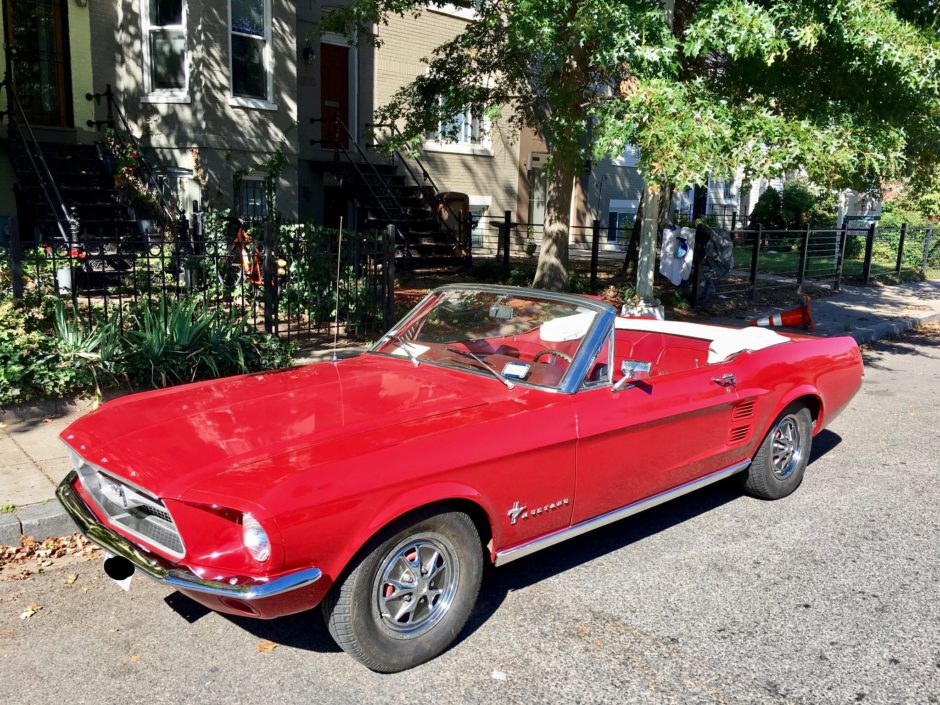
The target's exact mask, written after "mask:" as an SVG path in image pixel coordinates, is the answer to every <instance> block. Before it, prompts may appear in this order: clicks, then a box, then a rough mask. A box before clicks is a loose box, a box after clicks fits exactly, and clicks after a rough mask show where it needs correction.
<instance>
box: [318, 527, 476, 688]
mask: <svg viewBox="0 0 940 705" xmlns="http://www.w3.org/2000/svg"><path fill="white" fill-rule="evenodd" d="M393 532H394V533H393V535H390V536H389V537H388V538H386V539H385V540H384V541H382V543H380V544H379V545H378V546H376V547H375V548H374V549H373V550H372V551H371V552H369V553H368V554H367V555H365V556H364V557H363V558H362V559H361V560H359V562H358V563H357V564H356V565H355V566H354V567H353V569H352V571H351V572H350V573H349V574H348V575H347V576H346V577H345V578H343V579H342V580H340V581H339V582H338V583H337V584H336V585H335V586H334V587H333V589H332V590H331V591H330V593H329V595H327V597H326V599H325V600H324V602H323V614H324V617H325V618H326V623H327V627H328V628H329V630H330V634H331V635H332V636H333V638H334V639H335V640H336V643H337V644H339V646H340V647H342V649H343V650H344V651H346V652H347V653H348V654H350V655H351V656H353V657H354V658H355V659H357V660H358V661H360V662H361V663H362V664H364V665H365V666H366V667H368V668H370V669H372V670H373V671H379V672H382V673H395V672H397V671H403V670H406V669H408V668H413V667H414V666H417V665H418V664H421V663H424V662H425V661H428V660H430V659H432V658H434V657H435V656H437V655H438V654H440V653H441V652H442V651H444V649H446V648H447V647H448V646H449V645H450V644H451V642H453V640H454V639H455V638H456V637H457V635H458V634H459V633H460V630H461V629H463V627H464V625H465V624H466V622H467V618H468V617H469V616H470V612H471V610H472V609H473V606H474V604H475V603H476V599H477V594H478V593H479V591H480V581H481V578H482V575H483V550H482V546H481V543H480V535H479V533H478V532H477V529H476V526H475V525H474V523H473V520H472V519H470V517H469V516H467V515H466V514H464V513H463V512H446V513H442V514H434V515H431V516H428V517H426V518H423V519H419V520H417V521H415V522H414V523H412V524H411V525H410V526H407V527H406V528H403V529H401V530H398V531H394V530H393Z"/></svg>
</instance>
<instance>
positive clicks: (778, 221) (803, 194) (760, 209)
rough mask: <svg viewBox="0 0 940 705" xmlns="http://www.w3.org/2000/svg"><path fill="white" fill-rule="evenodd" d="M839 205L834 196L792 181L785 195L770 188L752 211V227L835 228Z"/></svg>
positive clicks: (785, 189) (783, 192)
mask: <svg viewBox="0 0 940 705" xmlns="http://www.w3.org/2000/svg"><path fill="white" fill-rule="evenodd" d="M838 208H839V204H838V202H837V201H836V198H835V196H833V195H832V194H831V193H830V192H827V191H825V190H824V189H820V188H818V187H814V186H813V185H811V184H809V183H807V182H805V181H802V180H798V181H788V182H787V183H786V184H784V187H783V191H782V192H781V191H778V190H777V189H775V188H774V187H772V186H771V187H769V188H767V190H766V191H764V193H762V194H761V197H760V198H759V199H758V200H757V203H756V204H755V206H754V210H753V211H751V219H750V221H751V225H752V226H757V225H762V226H764V227H765V228H777V229H785V230H792V229H797V228H803V227H805V226H807V225H809V226H810V227H813V228H833V227H835V225H836V219H837V214H838Z"/></svg>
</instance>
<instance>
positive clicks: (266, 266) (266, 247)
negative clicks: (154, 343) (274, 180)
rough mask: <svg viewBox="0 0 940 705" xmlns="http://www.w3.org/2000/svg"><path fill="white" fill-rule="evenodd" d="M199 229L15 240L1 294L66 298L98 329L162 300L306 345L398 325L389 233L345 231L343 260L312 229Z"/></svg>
mask: <svg viewBox="0 0 940 705" xmlns="http://www.w3.org/2000/svg"><path fill="white" fill-rule="evenodd" d="M200 226H201V223H200V222H198V221H197V223H196V227H194V228H192V229H190V228H189V227H188V224H187V223H186V222H185V221H183V223H182V224H181V227H180V228H179V229H178V230H177V231H176V232H165V231H156V230H155V231H143V230H141V232H139V233H138V234H137V236H136V237H115V236H104V235H98V236H96V235H95V233H93V232H86V234H85V237H84V238H83V241H82V244H81V246H75V245H73V246H67V245H64V244H63V243H61V242H57V243H41V244H40V245H38V246H34V245H33V244H32V243H25V244H24V243H21V242H19V237H18V236H17V235H15V234H14V237H13V239H12V242H11V245H10V246H9V247H8V248H5V249H3V248H0V268H3V269H5V270H6V272H5V274H6V277H0V285H3V284H4V279H8V280H9V281H8V282H6V286H9V292H8V293H9V294H13V293H14V287H13V286H12V283H13V282H14V281H17V282H19V283H20V284H21V285H22V286H21V287H20V289H21V290H22V289H23V288H26V289H31V290H33V291H35V292H37V293H39V294H52V295H56V296H59V297H61V298H62V299H63V300H65V301H67V302H68V303H69V304H70V305H69V307H68V308H69V309H70V311H71V312H72V314H73V315H75V316H79V317H81V318H83V319H84V320H86V321H87V322H88V323H89V324H91V325H96V324H97V323H98V322H104V321H108V320H111V319H114V318H116V319H117V320H118V321H119V322H123V318H124V317H125V316H126V315H127V314H128V313H129V312H130V311H132V310H133V309H134V308H136V307H138V306H140V305H142V304H148V303H154V302H156V301H159V300H160V299H163V298H166V299H169V300H173V299H184V298H185V299H192V300H195V301H197V302H198V304H199V305H200V306H201V307H203V308H206V309H211V310H218V311H220V312H224V313H229V312H234V313H236V314H238V315H240V316H242V317H243V320H244V321H245V323H246V325H248V326H250V327H252V328H255V329H257V330H265V331H268V332H269V333H272V334H275V335H278V336H282V337H286V338H288V339H291V340H295V341H298V342H303V341H305V340H307V339H311V338H314V337H316V336H320V335H324V334H328V333H330V332H332V331H333V330H334V320H336V319H337V318H338V320H339V324H340V327H341V329H342V331H343V333H344V334H347V335H357V334H362V333H364V332H365V331H367V330H370V329H375V328H381V327H383V326H385V325H388V324H389V323H390V322H391V319H392V316H393V314H394V307H393V304H394V260H393V257H394V250H393V248H392V244H391V242H390V241H389V233H388V232H384V231H379V232H352V231H346V232H344V233H343V237H342V248H341V250H340V251H339V255H338V254H337V252H338V251H337V248H338V247H339V244H340V243H339V233H338V232H337V231H336V230H333V229H328V228H322V227H317V226H313V225H310V224H305V223H286V222H270V221H268V222H253V223H249V222H244V223H243V222H241V221H238V220H235V219H224V218H214V219H210V221H209V222H207V224H206V227H205V228H202V227H200ZM337 274H338V276H337ZM337 289H338V290H339V298H338V301H339V310H338V312H337V308H336V304H337ZM0 293H7V292H0ZM337 314H338V315H337Z"/></svg>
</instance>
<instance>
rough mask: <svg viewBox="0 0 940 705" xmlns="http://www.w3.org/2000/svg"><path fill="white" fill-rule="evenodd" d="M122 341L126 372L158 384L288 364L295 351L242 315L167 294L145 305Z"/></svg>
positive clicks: (138, 380)
mask: <svg viewBox="0 0 940 705" xmlns="http://www.w3.org/2000/svg"><path fill="white" fill-rule="evenodd" d="M121 345H122V349H123V353H122V359H121V362H120V369H121V371H122V372H123V373H124V374H125V375H126V376H127V378H128V380H129V381H130V382H131V383H132V384H134V385H146V386H152V387H166V386H169V385H173V384H180V383H184V382H192V381H195V380H197V379H211V378H215V377H225V376H228V375H234V374H243V373H247V372H257V371H260V370H263V369H270V368H271V367H286V366H288V365H289V364H290V359H291V355H292V353H293V351H294V346H293V345H292V344H290V343H287V342H285V341H283V340H281V339H279V338H275V337H274V336H270V335H267V334H265V333H259V332H257V331H253V330H249V329H248V327H247V326H246V325H245V323H244V320H243V319H242V318H241V317H239V316H238V315H237V314H236V313H232V312H230V313H227V314H226V313H220V312H218V311H207V310H206V309H204V308H201V307H200V306H199V303H198V301H196V300H193V299H189V300H186V299H183V300H177V301H169V302H168V301H167V300H166V299H165V298H161V299H160V300H159V301H157V302H156V303H154V304H150V305H145V306H143V307H141V308H140V309H139V311H138V312H137V314H136V315H135V316H134V317H133V318H132V320H131V323H130V326H129V327H128V328H127V329H126V330H125V331H124V332H123V333H122V343H121Z"/></svg>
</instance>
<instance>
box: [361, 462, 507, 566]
mask: <svg viewBox="0 0 940 705" xmlns="http://www.w3.org/2000/svg"><path fill="white" fill-rule="evenodd" d="M448 502H469V503H471V504H473V505H475V506H476V507H477V508H478V509H479V510H480V514H482V515H485V517H486V521H487V523H488V524H489V530H490V536H492V538H493V540H492V542H491V545H490V546H489V547H488V550H489V551H490V553H491V556H495V555H496V554H495V551H496V549H495V547H496V546H498V545H500V536H498V529H499V527H498V524H496V523H494V522H493V516H494V514H493V512H494V510H493V507H492V505H491V503H490V501H489V500H488V499H487V498H486V497H484V496H483V495H482V494H481V493H480V492H479V491H478V490H476V489H475V488H473V487H471V486H470V485H467V484H464V483H461V482H452V481H450V482H438V483H433V484H430V485H425V486H422V487H414V488H411V489H408V490H406V491H405V492H402V493H401V494H399V495H396V496H395V497H393V498H391V499H390V500H389V501H388V502H386V503H385V504H384V505H383V506H382V508H381V509H380V510H379V511H378V512H377V513H376V514H375V515H374V516H373V517H372V520H371V521H370V522H369V523H368V524H367V525H366V526H364V527H363V529H362V530H361V531H360V532H359V533H357V534H356V535H355V537H354V538H353V539H352V540H351V541H350V544H348V545H347V552H346V558H345V562H347V563H348V561H349V560H351V559H352V557H353V556H354V555H355V554H356V553H357V552H358V551H359V550H360V549H361V548H362V547H363V546H365V545H366V543H368V541H369V540H370V539H371V538H372V537H374V536H376V535H377V534H378V533H379V532H381V531H382V530H383V529H384V528H385V527H387V526H388V525H389V524H391V523H393V522H394V521H396V520H397V519H400V518H401V517H403V516H405V515H406V514H410V513H411V512H414V511H417V510H420V509H422V508H424V507H428V506H430V505H435V504H447V503H448Z"/></svg>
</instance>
